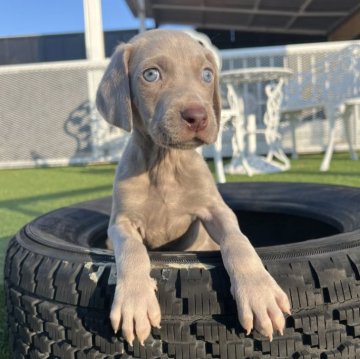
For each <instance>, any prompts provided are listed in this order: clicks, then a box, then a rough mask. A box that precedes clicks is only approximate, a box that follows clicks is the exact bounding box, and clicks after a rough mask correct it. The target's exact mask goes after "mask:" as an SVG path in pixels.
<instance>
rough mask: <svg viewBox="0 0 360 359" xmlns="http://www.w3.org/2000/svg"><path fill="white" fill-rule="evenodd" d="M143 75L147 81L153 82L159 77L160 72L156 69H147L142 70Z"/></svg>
mask: <svg viewBox="0 0 360 359" xmlns="http://www.w3.org/2000/svg"><path fill="white" fill-rule="evenodd" d="M143 77H144V79H145V80H146V81H147V82H155V81H158V80H159V79H160V72H159V70H158V69H147V70H145V71H144V72H143Z"/></svg>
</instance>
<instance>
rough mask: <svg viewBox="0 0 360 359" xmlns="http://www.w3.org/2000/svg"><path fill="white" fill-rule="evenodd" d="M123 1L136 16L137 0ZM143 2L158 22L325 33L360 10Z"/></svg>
mask: <svg viewBox="0 0 360 359" xmlns="http://www.w3.org/2000/svg"><path fill="white" fill-rule="evenodd" d="M126 1H127V4H128V5H129V7H130V9H131V11H132V12H133V14H134V15H135V16H137V9H138V7H137V6H138V0H126ZM145 6H146V16H147V17H150V18H153V19H154V20H155V23H156V24H157V25H158V26H159V25H163V24H187V25H193V26H195V27H200V28H207V29H224V30H240V31H251V32H273V33H287V34H304V35H305V34H307V35H324V36H327V35H329V34H330V33H331V32H332V31H334V30H335V29H336V28H337V27H338V26H340V25H341V24H342V23H343V22H344V21H346V19H348V18H349V17H351V16H352V15H354V14H355V13H356V12H357V11H359V10H360V1H359V0H145ZM359 26H360V25H359Z"/></svg>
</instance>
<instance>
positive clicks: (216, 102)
mask: <svg viewBox="0 0 360 359" xmlns="http://www.w3.org/2000/svg"><path fill="white" fill-rule="evenodd" d="M205 56H206V58H207V59H208V60H209V61H210V62H211V64H212V65H213V66H214V69H215V73H214V94H213V108H214V112H215V116H216V120H217V122H218V123H220V119H221V97H220V85H219V70H220V69H219V61H216V59H215V56H217V55H214V53H213V52H212V51H210V50H208V49H205Z"/></svg>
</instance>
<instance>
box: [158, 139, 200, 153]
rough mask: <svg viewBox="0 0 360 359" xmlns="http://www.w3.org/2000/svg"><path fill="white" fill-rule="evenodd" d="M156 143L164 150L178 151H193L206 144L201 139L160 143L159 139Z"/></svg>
mask: <svg viewBox="0 0 360 359" xmlns="http://www.w3.org/2000/svg"><path fill="white" fill-rule="evenodd" d="M156 143H157V144H158V145H159V146H161V147H164V148H175V149H178V150H192V149H194V148H197V147H199V146H201V145H203V144H205V142H204V141H202V140H201V139H199V138H193V139H191V140H188V141H174V140H170V139H168V140H167V141H159V139H157V141H156Z"/></svg>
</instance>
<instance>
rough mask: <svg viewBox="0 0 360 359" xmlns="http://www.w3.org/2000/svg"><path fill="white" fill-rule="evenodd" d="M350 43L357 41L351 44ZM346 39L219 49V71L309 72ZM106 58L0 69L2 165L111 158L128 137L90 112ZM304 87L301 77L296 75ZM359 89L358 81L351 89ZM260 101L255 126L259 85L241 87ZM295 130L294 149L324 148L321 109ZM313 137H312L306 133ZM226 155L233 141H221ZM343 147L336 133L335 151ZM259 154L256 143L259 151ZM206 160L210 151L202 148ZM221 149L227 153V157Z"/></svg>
mask: <svg viewBox="0 0 360 359" xmlns="http://www.w3.org/2000/svg"><path fill="white" fill-rule="evenodd" d="M351 43H358V44H359V43H360V41H357V42H351ZM349 44H350V42H342V43H331V44H329V43H326V44H309V45H289V46H280V47H267V48H258V49H243V50H224V51H221V52H220V53H221V56H222V59H223V69H224V70H226V69H232V68H242V67H259V66H281V67H283V66H285V67H289V68H291V69H292V70H293V71H294V73H295V74H297V73H301V71H302V70H303V69H304V68H306V67H311V66H312V64H314V63H316V62H317V61H318V60H319V58H320V57H323V56H325V55H326V54H328V53H331V52H336V51H339V49H340V48H343V47H345V46H347V45H349ZM107 63H108V61H104V62H101V63H89V62H88V61H84V60H81V61H68V62H57V63H47V64H32V65H12V66H0V168H9V167H25V166H36V165H49V166H51V165H66V164H70V163H89V162H97V161H109V160H111V161H115V160H117V159H118V158H119V157H120V156H121V153H122V150H123V148H124V145H125V143H126V139H127V136H126V135H125V134H124V133H123V132H122V131H120V130H119V129H116V128H111V127H110V126H109V125H108V124H107V123H106V122H105V121H103V120H102V119H100V118H99V116H98V114H97V113H96V111H95V109H94V104H93V100H94V94H95V91H96V85H97V82H98V80H99V78H100V76H101V74H102V73H103V71H104V69H105V67H106V65H107ZM299 81H300V82H301V78H299ZM357 85H359V87H360V84H357V83H355V85H354V86H357ZM243 91H245V92H246V93H247V94H248V95H249V94H251V96H253V97H254V98H255V100H256V103H257V104H258V105H257V107H256V113H257V119H258V122H261V118H262V114H263V111H264V105H265V95H264V88H263V84H249V85H244V89H243ZM305 116H307V118H305V121H303V122H301V124H300V125H299V131H298V132H297V136H298V150H299V152H311V151H319V150H323V148H324V143H325V142H326V133H327V129H326V126H327V123H326V121H324V120H323V119H322V117H321V113H319V112H311V113H310V114H306V115H305ZM359 121H360V119H357V123H354V132H353V133H354V141H355V144H356V146H357V147H358V148H359V146H360V140H359V138H360V124H359V123H358V122H359ZM310 133H311V134H312V135H311V136H309V134H310ZM283 134H284V144H285V147H287V146H290V144H289V141H290V135H289V131H288V125H287V124H286V122H284V124H283ZM225 142H227V143H226V145H227V146H225V150H226V149H227V148H228V149H227V150H226V151H227V153H228V154H230V153H231V152H230V149H229V146H230V141H229V140H228V138H227V137H225ZM344 143H345V141H344V138H343V135H342V131H341V130H339V131H338V134H337V140H336V145H337V148H342V146H343V144H344ZM259 148H260V150H261V145H260V146H259ZM203 153H204V155H205V156H211V155H212V151H211V148H209V147H208V148H205V149H204V151H203ZM227 153H226V152H225V155H226V154H227Z"/></svg>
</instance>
